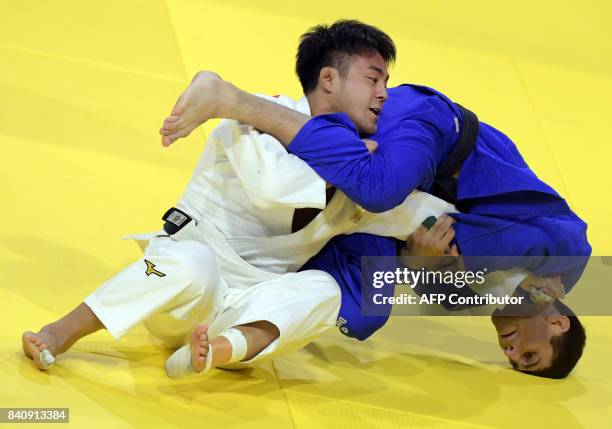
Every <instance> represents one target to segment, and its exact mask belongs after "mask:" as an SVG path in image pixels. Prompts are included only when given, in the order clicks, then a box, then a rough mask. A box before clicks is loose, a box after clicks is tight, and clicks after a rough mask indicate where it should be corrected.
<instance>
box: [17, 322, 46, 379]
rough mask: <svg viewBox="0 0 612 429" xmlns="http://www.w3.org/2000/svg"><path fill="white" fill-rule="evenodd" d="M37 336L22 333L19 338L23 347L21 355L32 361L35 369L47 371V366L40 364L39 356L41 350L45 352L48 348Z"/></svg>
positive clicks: (32, 333) (27, 332)
mask: <svg viewBox="0 0 612 429" xmlns="http://www.w3.org/2000/svg"><path fill="white" fill-rule="evenodd" d="M38 335H39V334H35V333H34V332H31V331H26V332H24V333H23V335H22V336H21V345H22V347H23V353H24V354H25V355H26V356H27V357H29V358H30V359H32V361H33V362H34V365H36V368H38V369H41V370H45V369H48V368H49V366H48V365H47V364H45V363H43V362H41V357H40V354H41V352H42V351H43V350H47V348H48V347H47V344H45V343H44V342H43V341H42V339H41V338H39V336H38Z"/></svg>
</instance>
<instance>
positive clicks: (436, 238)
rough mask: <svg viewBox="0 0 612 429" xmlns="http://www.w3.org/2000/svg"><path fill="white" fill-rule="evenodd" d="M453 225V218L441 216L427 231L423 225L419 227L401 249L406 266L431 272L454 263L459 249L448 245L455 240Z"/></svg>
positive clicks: (454, 245)
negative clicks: (430, 270)
mask: <svg viewBox="0 0 612 429" xmlns="http://www.w3.org/2000/svg"><path fill="white" fill-rule="evenodd" d="M424 223H425V222H424ZM453 223H455V221H454V219H453V218H451V217H450V216H447V215H443V216H440V218H438V219H437V220H436V222H435V223H434V224H433V226H431V228H429V229H428V228H427V226H425V225H421V226H419V227H418V228H417V230H416V231H415V232H414V233H413V234H411V235H410V236H409V237H408V239H407V240H406V246H405V248H404V249H402V256H404V257H405V258H406V262H407V265H408V266H410V267H411V268H417V267H418V268H421V267H423V268H427V269H432V270H433V269H436V268H440V267H444V266H447V265H450V264H452V263H454V262H456V261H457V258H456V257H457V256H459V249H458V248H457V245H456V244H453V245H452V246H451V245H450V242H451V241H452V240H453V238H455V230H454V229H453V227H452V225H453Z"/></svg>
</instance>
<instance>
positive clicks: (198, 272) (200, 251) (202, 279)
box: [173, 240, 220, 288]
mask: <svg viewBox="0 0 612 429" xmlns="http://www.w3.org/2000/svg"><path fill="white" fill-rule="evenodd" d="M173 251H174V252H175V253H176V254H177V256H178V258H177V260H178V261H179V267H180V268H179V269H180V270H181V272H182V273H183V274H184V275H186V276H187V278H189V279H190V281H191V283H192V284H193V285H196V286H197V287H201V288H206V287H208V286H210V285H215V284H216V283H217V282H218V279H219V275H220V272H219V263H218V261H217V256H216V254H215V252H214V251H213V250H212V249H211V248H210V247H209V246H206V245H205V244H202V243H198V242H197V241H187V240H186V241H177V242H176V243H175V246H174V248H173Z"/></svg>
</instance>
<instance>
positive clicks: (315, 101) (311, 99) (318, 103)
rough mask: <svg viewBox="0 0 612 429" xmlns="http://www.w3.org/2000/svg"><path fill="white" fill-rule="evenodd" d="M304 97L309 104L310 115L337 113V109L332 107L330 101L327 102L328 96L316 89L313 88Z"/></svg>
mask: <svg viewBox="0 0 612 429" xmlns="http://www.w3.org/2000/svg"><path fill="white" fill-rule="evenodd" d="M306 99H307V100H308V104H309V105H310V113H311V115H312V116H317V115H325V114H328V113H338V111H337V110H335V109H334V108H333V107H332V105H331V103H330V102H329V98H328V97H326V96H325V95H324V94H321V93H319V91H318V90H314V91H313V92H311V93H310V94H308V95H307V96H306Z"/></svg>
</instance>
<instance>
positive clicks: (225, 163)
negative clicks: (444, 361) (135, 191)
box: [22, 35, 394, 374]
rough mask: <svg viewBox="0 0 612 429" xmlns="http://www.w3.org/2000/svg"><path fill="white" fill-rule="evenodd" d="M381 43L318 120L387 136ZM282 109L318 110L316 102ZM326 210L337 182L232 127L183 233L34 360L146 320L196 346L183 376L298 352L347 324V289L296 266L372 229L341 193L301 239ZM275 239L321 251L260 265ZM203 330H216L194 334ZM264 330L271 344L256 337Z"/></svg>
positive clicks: (194, 187) (27, 340) (335, 86)
mask: <svg viewBox="0 0 612 429" xmlns="http://www.w3.org/2000/svg"><path fill="white" fill-rule="evenodd" d="M362 36H363V35H356V37H362ZM376 36H377V37H378V36H379V35H376ZM385 37H386V36H385ZM372 40H373V39H372V37H369V36H367V35H366V37H365V42H366V45H364V46H363V47H360V49H361V51H360V52H358V53H350V54H349V55H350V56H351V61H350V65H349V66H348V70H347V71H345V73H344V74H340V73H339V72H338V70H337V69H335V68H333V67H324V68H323V70H322V75H321V79H322V81H324V85H325V89H322V90H321V91H320V92H319V93H317V94H313V96H312V97H310V98H309V100H308V101H310V107H312V109H313V113H316V114H322V113H327V112H337V111H352V112H354V113H353V114H352V115H351V118H352V119H353V120H354V121H355V124H357V126H359V127H360V128H361V129H363V131H364V133H371V132H372V131H374V130H375V128H376V122H377V119H378V116H377V112H379V111H380V108H381V107H382V103H383V101H384V99H385V97H386V89H385V82H386V79H387V78H388V75H387V72H386V65H387V63H388V62H389V61H390V60H391V59H392V58H393V56H394V48H393V54H389V53H388V52H387V53H386V54H385V57H384V58H383V57H382V56H381V55H380V54H379V53H376V49H377V47H378V45H376V44H375V43H374V44H372ZM360 43H361V42H359V43H357V45H359V46H361V45H360ZM367 43H370V45H367ZM364 74H376V76H377V78H378V79H379V82H378V83H377V84H375V85H372V83H371V82H370V80H368V79H365V78H364ZM277 101H278V102H279V103H283V104H285V105H287V106H288V107H292V108H294V109H298V110H300V111H301V112H302V113H306V114H310V113H311V112H310V108H309V104H308V102H307V101H306V99H303V100H302V101H300V102H298V103H297V104H296V103H294V102H291V101H290V100H288V99H286V98H280V99H278V100H277ZM375 113H376V114H375ZM271 173H274V174H273V175H271ZM325 204H326V193H325V183H324V181H323V180H321V179H320V178H319V177H318V176H317V175H316V173H314V171H313V170H311V169H310V168H309V167H307V165H306V164H305V163H303V162H302V161H301V160H299V159H298V158H295V157H293V156H292V155H289V154H287V152H286V151H285V149H284V148H283V147H282V145H280V143H279V142H278V141H276V140H274V139H273V138H271V137H269V136H266V135H262V134H260V133H258V132H257V131H256V130H254V129H253V128H251V127H248V126H245V125H241V124H239V123H237V122H234V121H226V122H224V123H223V125H222V126H220V127H219V128H218V129H217V130H216V131H215V132H214V133H213V135H212V136H211V140H210V142H209V143H208V145H207V147H206V149H205V151H204V154H203V156H202V158H201V160H200V162H199V164H198V167H197V168H196V171H195V173H194V175H193V177H192V180H191V181H190V183H189V185H188V187H187V190H186V192H185V194H184V196H183V198H182V199H181V200H180V202H179V204H178V209H179V210H180V211H174V212H172V213H170V214H169V216H168V217H167V218H166V225H171V226H172V225H173V226H174V227H175V228H176V229H177V230H176V231H172V234H171V236H169V235H170V234H169V233H168V231H160V232H159V233H157V234H153V235H150V236H149V237H147V238H148V239H149V242H148V245H147V247H146V250H145V253H144V256H143V257H142V258H141V259H139V260H138V261H136V262H135V263H134V264H132V265H130V266H129V267H127V268H126V269H125V270H123V271H122V272H120V273H119V274H117V275H116V276H115V277H114V278H112V279H110V280H109V281H108V282H106V283H105V284H103V285H102V286H101V287H100V288H98V289H97V290H96V291H94V292H93V293H92V294H91V295H90V296H89V297H87V298H86V299H85V301H84V302H83V303H82V304H81V305H79V306H78V307H77V308H76V309H75V310H73V311H72V312H70V313H69V314H68V315H66V316H64V317H62V318H61V319H59V320H57V321H56V322H53V323H51V324H49V325H46V326H45V327H43V328H42V329H41V331H40V332H38V333H32V332H29V331H28V332H25V333H24V334H23V336H22V346H23V349H24V353H25V354H26V355H27V356H29V357H30V358H32V359H33V360H34V363H35V364H36V366H37V367H38V368H40V369H46V368H48V366H49V365H50V364H51V363H53V360H54V356H57V355H58V354H60V353H63V352H65V351H66V350H68V349H69V348H70V347H71V346H72V345H73V344H74V342H76V341H77V340H78V339H79V338H82V337H83V336H85V335H88V334H90V333H92V332H95V331H97V330H99V329H104V328H106V329H107V330H108V331H109V332H110V333H111V335H113V336H114V337H116V338H119V337H120V336H122V335H123V334H124V333H126V332H127V331H129V330H130V329H131V328H132V327H134V326H136V325H137V324H139V323H141V322H143V323H144V324H145V325H146V326H147V328H148V329H149V330H150V331H151V332H152V333H153V334H154V335H155V336H157V337H159V338H161V339H163V340H164V341H165V342H167V343H168V344H169V345H171V346H173V347H178V346H180V345H182V344H185V343H186V342H188V343H189V345H190V348H191V359H190V361H191V362H190V363H191V366H190V365H189V360H186V361H185V364H186V365H187V366H188V367H189V368H184V367H180V365H179V366H178V367H177V366H176V365H175V366H174V367H172V365H171V366H170V367H168V366H167V370H168V371H169V372H171V373H172V372H173V371H174V374H178V373H182V372H185V371H192V368H193V369H195V370H197V371H201V370H206V369H208V368H210V367H211V366H218V365H224V366H226V365H229V364H234V365H243V364H250V363H251V362H252V361H253V360H260V359H264V358H272V357H274V356H275V355H277V354H280V353H286V352H288V351H291V350H295V349H297V348H299V347H301V346H303V345H304V344H306V343H307V342H309V341H310V340H311V339H312V338H314V337H315V336H316V335H318V334H320V333H321V332H323V331H324V330H326V329H328V328H329V327H332V326H334V325H335V322H336V316H337V312H338V306H339V291H338V287H337V285H336V283H335V281H334V280H333V278H332V277H331V276H329V275H327V274H326V273H324V272H321V271H306V272H300V273H287V272H286V271H287V269H288V268H297V267H298V266H299V265H300V264H301V262H305V261H306V260H307V259H308V258H309V257H311V256H313V255H314V254H315V253H316V252H317V251H318V250H319V249H320V248H321V247H322V246H323V245H324V244H325V242H326V241H327V240H328V239H329V238H331V237H332V236H333V235H335V234H342V233H347V232H351V231H353V230H357V228H358V226H359V225H365V223H359V221H360V219H361V218H363V219H364V220H366V219H368V217H367V216H363V214H362V211H361V210H359V209H358V207H357V206H355V205H354V204H352V203H351V202H350V201H349V200H348V199H347V198H346V197H344V196H343V195H342V194H340V193H338V194H337V195H336V196H335V198H334V202H333V204H332V205H330V207H328V208H327V209H326V210H325V211H324V212H323V213H321V214H320V216H319V218H318V219H317V222H316V223H315V224H316V225H320V227H319V228H314V227H310V226H309V231H311V232H309V233H308V234H312V235H309V236H307V237H306V236H304V235H303V234H304V233H303V232H302V235H300V234H298V235H292V230H291V227H292V223H293V215H294V212H295V211H296V208H302V207H309V208H317V209H322V208H324V207H325ZM330 209H331V210H330ZM181 212H182V213H181ZM185 215H187V216H188V217H190V218H191V220H189V219H188V218H187V216H185ZM183 216H185V217H183ZM355 221H357V223H356V222H355ZM274 236H289V239H290V240H292V241H291V242H292V243H297V242H298V241H299V240H300V237H302V238H308V239H309V240H310V244H306V245H305V246H303V247H300V246H297V247H295V251H296V252H295V255H294V256H295V259H292V258H290V257H288V255H282V256H283V259H281V260H280V261H277V260H276V259H275V257H276V256H275V254H274V252H270V253H268V256H266V257H257V253H258V249H260V248H261V246H262V245H265V244H263V242H259V241H258V240H259V239H262V238H265V237H274ZM141 238H142V237H141ZM292 261H293V262H292ZM196 326H203V327H204V328H201V329H200V330H198V329H196V330H195V331H194V327H196ZM236 328H237V329H236ZM259 331H263V333H264V335H259V336H256V335H252V334H253V332H259ZM260 333H261V332H260ZM208 338H211V341H210V344H209V342H208ZM260 338H263V340H262V342H258V339H260ZM268 344H269V345H268ZM181 350H185V349H181ZM177 356H179V357H183V358H186V357H188V356H187V355H186V354H183V355H181V354H180V353H179V355H177ZM179 361H180V359H175V361H174V362H179Z"/></svg>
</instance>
